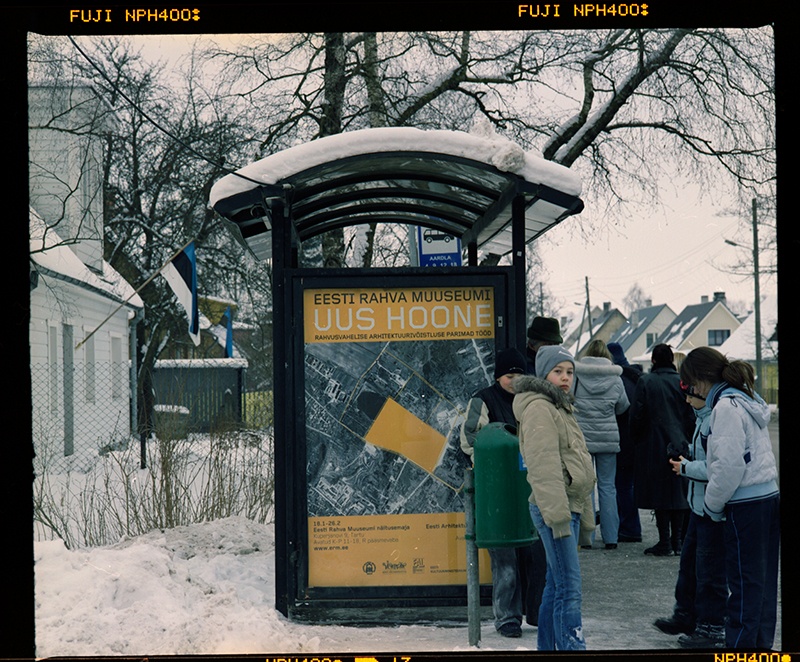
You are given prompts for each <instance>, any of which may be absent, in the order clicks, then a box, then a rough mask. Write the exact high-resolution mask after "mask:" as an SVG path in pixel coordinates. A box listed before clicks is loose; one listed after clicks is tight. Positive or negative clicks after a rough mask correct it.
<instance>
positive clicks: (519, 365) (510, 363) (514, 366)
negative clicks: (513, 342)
mask: <svg viewBox="0 0 800 662" xmlns="http://www.w3.org/2000/svg"><path fill="white" fill-rule="evenodd" d="M524 374H525V357H524V356H522V353H521V352H519V351H518V350H516V349H514V348H513V347H510V348H509V349H503V350H500V351H499V352H498V353H497V358H496V359H495V362H494V378H495V379H499V378H500V377H502V376H503V375H524Z"/></svg>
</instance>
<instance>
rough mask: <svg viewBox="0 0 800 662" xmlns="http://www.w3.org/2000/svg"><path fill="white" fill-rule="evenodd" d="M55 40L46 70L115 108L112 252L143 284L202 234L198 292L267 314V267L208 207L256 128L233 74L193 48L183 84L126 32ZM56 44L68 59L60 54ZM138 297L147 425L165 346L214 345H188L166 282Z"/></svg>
mask: <svg viewBox="0 0 800 662" xmlns="http://www.w3.org/2000/svg"><path fill="white" fill-rule="evenodd" d="M73 47H74V48H73ZM48 48H49V52H50V56H51V59H50V60H49V61H47V74H48V75H49V76H55V77H56V80H57V81H58V83H59V85H60V86H61V87H62V88H63V89H65V90H70V89H72V87H73V86H74V85H75V84H76V81H82V82H83V84H88V85H91V86H92V87H93V89H95V90H96V92H97V94H98V95H99V96H100V97H101V98H102V99H103V106H104V107H105V108H106V109H107V110H110V112H111V113H112V114H113V117H114V122H115V126H114V131H113V132H110V133H108V134H107V143H106V150H105V155H104V163H103V169H102V171H103V189H104V193H105V195H104V200H105V209H104V224H103V225H104V257H105V259H106V260H108V262H109V263H110V264H111V265H112V266H113V267H114V268H115V269H116V270H117V271H118V272H119V273H121V274H122V275H123V277H125V279H126V280H127V281H128V282H129V283H130V284H131V285H132V286H134V288H137V289H138V288H139V287H140V286H142V285H144V284H145V283H146V282H147V281H148V279H149V278H150V277H151V276H152V275H153V274H155V273H156V272H157V271H158V270H159V269H160V268H161V267H162V265H163V264H164V262H165V261H166V260H167V259H169V257H170V256H171V255H173V254H174V252H175V251H176V250H178V249H179V248H180V247H181V246H183V245H185V244H186V243H187V242H188V241H189V240H192V239H193V240H194V241H195V246H196V254H197V258H198V289H199V291H200V293H201V294H202V293H206V294H208V295H213V296H217V297H226V296H227V297H229V298H231V299H234V300H236V301H237V302H238V303H239V305H240V308H242V309H243V311H242V312H243V313H244V314H245V315H251V314H252V315H253V316H254V317H260V318H263V317H267V318H268V317H269V316H270V314H271V302H270V301H269V289H268V288H265V286H264V281H265V279H266V280H268V269H267V267H266V266H265V265H260V264H256V263H255V260H251V259H250V258H249V255H248V254H247V253H246V251H245V249H244V248H243V247H241V246H239V245H238V244H236V243H234V242H231V241H230V235H229V234H228V232H227V230H226V229H225V228H224V227H223V226H222V225H221V224H220V222H219V219H218V218H217V217H216V216H215V214H214V212H213V211H212V210H211V209H209V207H208V204H207V201H208V194H209V190H210V188H211V186H212V184H213V183H214V182H215V181H216V180H217V179H219V177H220V176H221V175H222V174H223V173H225V172H227V169H226V168H225V167H224V165H223V164H224V163H225V161H226V159H236V158H237V156H238V155H239V154H241V153H243V152H247V151H248V150H249V149H250V146H249V145H250V143H251V142H252V135H253V132H252V129H250V128H249V127H245V126H243V125H242V124H241V123H240V121H239V120H240V118H238V117H237V116H236V115H235V108H233V107H232V106H231V105H230V104H225V105H222V104H220V103H218V102H219V99H220V98H222V97H224V96H225V95H224V94H223V93H221V92H220V91H219V90H218V89H215V88H214V87H213V84H214V82H219V83H220V84H224V81H214V79H213V78H210V77H205V76H203V75H200V74H199V72H196V71H192V70H191V68H192V67H197V66H198V64H199V60H198V59H197V58H195V57H193V56H189V58H188V60H187V63H186V65H185V66H187V67H189V71H188V73H187V75H186V76H185V77H184V78H183V80H185V81H186V85H185V87H182V86H179V85H176V84H175V83H174V81H172V82H170V81H168V80H167V71H166V69H165V67H164V66H163V65H154V64H153V63H151V62H148V61H146V60H145V59H144V58H143V57H142V56H141V54H140V53H139V52H137V51H136V50H134V48H133V47H132V45H131V43H130V41H129V40H125V39H119V38H109V39H99V40H97V41H96V42H94V43H93V44H91V45H90V46H87V47H80V46H79V45H78V44H77V43H74V42H73V43H72V45H70V44H66V43H64V42H63V40H62V41H61V42H60V44H59V46H58V47H54V46H50V47H48ZM46 52H48V49H43V50H42V53H43V54H44V53H46ZM56 52H59V53H60V54H61V55H60V59H56V58H55V57H52V54H53V53H56ZM43 59H44V56H43ZM209 80H211V81H212V82H209ZM265 292H266V299H265ZM140 295H141V297H142V299H143V300H144V302H145V317H144V320H143V322H142V323H141V330H140V332H139V334H138V336H137V338H138V340H139V356H138V361H137V365H138V368H139V401H140V403H142V404H143V406H142V407H140V411H141V412H142V415H143V419H142V420H140V428H141V429H142V431H143V432H145V433H146V432H148V431H149V429H151V424H152V420H151V418H150V417H151V415H152V406H151V405H152V404H153V403H152V397H151V396H152V389H151V387H150V385H149V379H150V374H151V369H152V367H153V365H154V363H155V360H156V359H157V358H158V357H159V355H160V354H161V353H162V351H163V350H164V348H165V347H167V346H169V347H170V348H171V352H172V354H171V355H172V356H177V357H181V356H186V357H188V356H195V357H196V356H198V353H199V355H202V353H203V352H204V351H206V350H207V349H208V347H205V346H203V345H201V346H200V347H199V348H195V347H194V346H193V345H192V344H191V343H190V340H189V338H188V336H187V334H186V320H185V315H184V313H183V311H182V310H181V309H180V306H179V305H177V304H176V301H175V299H174V295H173V294H172V291H171V290H170V289H169V287H168V286H167V285H166V283H165V282H164V280H163V279H160V278H156V279H154V280H152V281H150V282H149V284H147V285H146V286H144V287H143V289H141V291H140ZM254 297H259V298H260V300H259V306H258V308H257V310H256V308H255V307H254V306H251V305H250V301H252V300H253V298H254ZM265 349H266V350H267V351H265V352H264V353H263V354H262V357H263V355H266V356H269V355H270V352H269V351H268V350H269V343H267V347H266V348H265ZM269 362H270V361H267V364H269Z"/></svg>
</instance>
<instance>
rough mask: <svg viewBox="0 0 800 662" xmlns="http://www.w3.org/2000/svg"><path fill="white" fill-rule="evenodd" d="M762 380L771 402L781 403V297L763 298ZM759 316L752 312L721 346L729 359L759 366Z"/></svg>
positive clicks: (760, 389)
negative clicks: (757, 349)
mask: <svg viewBox="0 0 800 662" xmlns="http://www.w3.org/2000/svg"><path fill="white" fill-rule="evenodd" d="M760 313H761V366H762V373H761V380H762V381H761V384H759V385H758V390H759V392H760V393H761V395H762V396H763V397H764V399H765V400H766V401H767V402H769V403H771V404H778V297H777V295H772V296H768V297H764V299H763V300H762V301H761V309H760ZM755 330H756V316H755V313H751V314H750V315H749V316H748V317H747V318H746V319H745V320H744V322H742V324H741V326H739V328H737V329H736V330H735V331H734V332H733V333H731V335H730V337H729V338H728V339H727V340H726V341H725V342H724V343H722V345H720V347H719V348H718V349H719V351H720V352H722V353H723V354H725V355H726V356H727V357H728V358H730V359H741V360H742V361H747V362H748V363H750V364H751V365H752V366H753V367H754V368H755V366H756V333H755Z"/></svg>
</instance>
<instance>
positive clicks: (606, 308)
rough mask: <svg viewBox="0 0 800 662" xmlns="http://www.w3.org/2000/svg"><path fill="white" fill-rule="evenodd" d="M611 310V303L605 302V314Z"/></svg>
mask: <svg viewBox="0 0 800 662" xmlns="http://www.w3.org/2000/svg"><path fill="white" fill-rule="evenodd" d="M609 310H611V302H610V301H604V302H603V312H604V313H607V312H608V311H609Z"/></svg>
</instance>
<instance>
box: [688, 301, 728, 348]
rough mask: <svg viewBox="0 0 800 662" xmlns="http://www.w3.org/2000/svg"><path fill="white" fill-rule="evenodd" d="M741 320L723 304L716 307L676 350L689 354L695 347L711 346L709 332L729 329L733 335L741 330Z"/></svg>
mask: <svg viewBox="0 0 800 662" xmlns="http://www.w3.org/2000/svg"><path fill="white" fill-rule="evenodd" d="M739 324H740V322H739V320H737V319H736V317H735V316H734V315H733V313H731V312H730V311H729V310H728V309H727V308H726V307H725V306H723V305H722V304H721V303H720V304H717V305H716V306H714V308H712V309H711V312H710V313H709V314H708V315H706V317H705V319H703V320H702V322H700V323H699V324H698V325H697V327H696V328H695V329H694V330H693V331H692V333H690V334H689V335H688V336H687V337H686V338H685V339H684V341H683V342H682V343H681V344H680V346H678V347H674V349H676V350H680V351H682V352H688V351H689V350H692V349H694V348H695V347H704V346H707V345H708V344H709V342H708V332H709V331H711V330H724V329H727V330H729V331H730V332H731V333H733V332H734V331H735V330H736V329H738V328H739Z"/></svg>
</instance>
